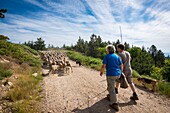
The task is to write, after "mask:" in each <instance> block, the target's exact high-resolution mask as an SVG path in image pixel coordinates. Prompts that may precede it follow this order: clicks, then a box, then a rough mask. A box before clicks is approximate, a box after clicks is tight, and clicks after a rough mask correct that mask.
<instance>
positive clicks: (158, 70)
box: [150, 66, 162, 80]
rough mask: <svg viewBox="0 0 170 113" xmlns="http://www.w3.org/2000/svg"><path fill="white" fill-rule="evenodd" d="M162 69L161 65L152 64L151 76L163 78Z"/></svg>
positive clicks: (158, 78) (157, 78)
mask: <svg viewBox="0 0 170 113" xmlns="http://www.w3.org/2000/svg"><path fill="white" fill-rule="evenodd" d="M161 72H162V69H161V68H159V67H154V66H152V70H151V74H150V77H152V78H154V79H156V80H162V73H161Z"/></svg>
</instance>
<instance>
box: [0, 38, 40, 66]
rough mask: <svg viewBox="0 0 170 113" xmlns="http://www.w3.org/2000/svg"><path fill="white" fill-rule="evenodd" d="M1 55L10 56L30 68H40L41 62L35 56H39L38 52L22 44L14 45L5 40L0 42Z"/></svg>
mask: <svg viewBox="0 0 170 113" xmlns="http://www.w3.org/2000/svg"><path fill="white" fill-rule="evenodd" d="M0 55H5V56H10V57H12V58H14V59H16V61H17V62H18V63H19V64H22V63H28V64H29V65H30V66H40V65H41V61H40V59H39V58H35V57H34V56H33V55H38V52H37V51H35V50H33V49H31V48H29V47H27V46H25V45H20V44H13V43H10V42H7V41H4V40H0Z"/></svg>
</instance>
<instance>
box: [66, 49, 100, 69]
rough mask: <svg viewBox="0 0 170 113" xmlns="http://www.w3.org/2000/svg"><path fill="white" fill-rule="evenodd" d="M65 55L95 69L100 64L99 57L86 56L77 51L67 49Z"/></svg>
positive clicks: (98, 67)
mask: <svg viewBox="0 0 170 113" xmlns="http://www.w3.org/2000/svg"><path fill="white" fill-rule="evenodd" d="M67 55H68V57H69V58H70V59H72V60H74V61H80V62H81V63H82V64H83V65H86V66H89V67H91V68H94V69H96V70H99V69H100V67H101V65H102V61H101V59H99V58H93V57H88V56H85V55H83V54H81V53H78V52H74V51H68V52H67Z"/></svg>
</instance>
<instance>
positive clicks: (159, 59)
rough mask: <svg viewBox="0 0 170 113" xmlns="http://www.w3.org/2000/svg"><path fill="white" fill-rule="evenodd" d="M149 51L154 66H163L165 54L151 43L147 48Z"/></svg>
mask: <svg viewBox="0 0 170 113" xmlns="http://www.w3.org/2000/svg"><path fill="white" fill-rule="evenodd" d="M149 53H150V54H151V56H152V58H153V60H154V64H155V66H156V67H162V66H164V61H165V56H164V53H163V52H162V51H161V50H157V48H156V46H155V45H152V46H151V47H150V48H149Z"/></svg>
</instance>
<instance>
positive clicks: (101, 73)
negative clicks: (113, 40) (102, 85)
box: [100, 64, 106, 76]
mask: <svg viewBox="0 0 170 113" xmlns="http://www.w3.org/2000/svg"><path fill="white" fill-rule="evenodd" d="M105 68H106V64H103V65H102V67H101V69H100V76H102V75H103V72H104V69H105Z"/></svg>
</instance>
